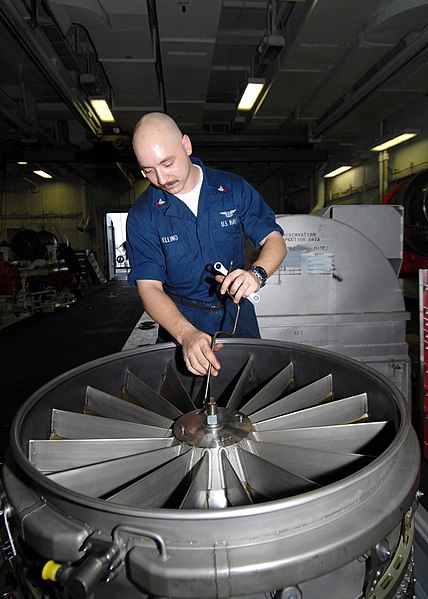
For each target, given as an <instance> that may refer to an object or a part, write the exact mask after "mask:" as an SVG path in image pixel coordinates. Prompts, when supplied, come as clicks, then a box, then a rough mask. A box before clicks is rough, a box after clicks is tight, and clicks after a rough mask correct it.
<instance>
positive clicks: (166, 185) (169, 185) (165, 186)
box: [161, 179, 178, 189]
mask: <svg viewBox="0 0 428 599" xmlns="http://www.w3.org/2000/svg"><path fill="white" fill-rule="evenodd" d="M176 183H178V179H175V180H173V181H167V182H166V183H163V184H162V185H161V187H163V188H165V189H166V188H167V187H171V186H172V185H175V184H176Z"/></svg>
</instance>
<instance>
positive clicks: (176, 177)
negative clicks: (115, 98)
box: [132, 112, 199, 193]
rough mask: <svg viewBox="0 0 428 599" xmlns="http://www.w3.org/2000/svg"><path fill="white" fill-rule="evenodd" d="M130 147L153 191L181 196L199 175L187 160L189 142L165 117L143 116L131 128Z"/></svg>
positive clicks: (153, 114)
mask: <svg viewBox="0 0 428 599" xmlns="http://www.w3.org/2000/svg"><path fill="white" fill-rule="evenodd" d="M132 145H133V148H134V153H135V156H136V157H137V160H138V162H139V165H140V167H141V169H142V171H143V172H144V173H145V175H146V177H147V178H148V179H149V180H150V182H151V183H153V184H154V185H156V186H157V187H160V188H163V189H165V190H166V191H169V192H170V193H183V192H186V191H190V190H191V189H192V188H193V187H194V186H195V185H196V182H197V181H198V178H199V173H198V171H197V169H195V167H194V166H193V164H192V162H191V161H190V158H189V156H190V155H191V153H192V144H191V142H190V139H189V138H188V136H187V135H183V134H182V132H181V131H180V129H179V127H178V125H177V123H176V122H175V121H174V120H173V119H172V118H171V117H170V116H168V115H167V114H164V113H162V112H150V113H148V114H145V115H144V116H143V117H142V118H141V119H140V120H139V121H138V123H137V124H136V126H135V129H134V133H133V137H132ZM195 181H196V182H195Z"/></svg>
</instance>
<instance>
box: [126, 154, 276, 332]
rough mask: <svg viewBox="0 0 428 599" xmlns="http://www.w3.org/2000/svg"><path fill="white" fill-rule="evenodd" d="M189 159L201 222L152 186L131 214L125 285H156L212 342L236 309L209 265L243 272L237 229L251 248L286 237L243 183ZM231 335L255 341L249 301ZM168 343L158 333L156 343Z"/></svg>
mask: <svg viewBox="0 0 428 599" xmlns="http://www.w3.org/2000/svg"><path fill="white" fill-rule="evenodd" d="M191 160H192V162H193V163H194V164H197V165H198V166H200V167H201V169H202V171H203V183H202V187H201V191H200V195H199V204H198V216H197V217H196V216H195V215H194V214H193V212H192V211H191V210H190V209H189V208H188V207H187V206H186V204H185V203H184V202H182V201H181V200H180V199H179V198H177V197H176V196H174V195H173V194H170V193H168V192H167V191H164V190H162V189H158V188H157V187H155V186H154V185H149V187H148V188H147V189H146V191H144V192H143V193H142V194H141V196H140V197H139V198H138V199H137V201H136V202H135V204H134V205H133V206H132V207H131V209H130V211H129V214H128V219H127V240H126V249H127V253H128V258H129V262H130V265H131V271H130V274H129V277H128V281H129V282H130V283H135V281H138V280H156V281H161V282H162V283H163V288H164V291H165V293H167V294H168V295H169V296H170V297H171V299H172V300H173V301H174V302H175V304H176V305H177V308H178V309H179V310H180V312H181V313H182V314H183V315H184V316H185V317H186V318H187V320H189V321H190V322H191V323H192V324H193V325H194V326H195V327H196V328H197V329H199V330H202V331H204V332H205V333H208V334H209V335H213V334H214V333H215V332H216V331H219V330H223V331H226V332H230V331H232V328H233V323H234V320H235V316H236V309H237V308H236V305H235V304H233V303H232V302H231V300H230V298H229V296H228V295H227V294H226V295H225V296H222V295H221V294H220V293H219V289H220V285H219V284H218V283H217V282H216V281H215V279H214V276H215V275H216V274H218V273H216V272H215V271H214V269H213V264H214V263H215V262H218V261H220V262H222V263H223V264H224V265H225V267H226V268H228V267H229V264H230V262H231V261H233V270H235V269H237V268H243V267H244V241H243V236H242V229H244V230H245V234H246V235H247V237H248V238H249V239H250V240H251V241H252V242H253V244H254V245H255V246H256V248H258V247H259V243H260V241H262V240H263V239H264V238H265V237H266V236H267V235H269V233H271V232H272V231H279V232H280V233H281V234H282V233H283V231H282V229H281V227H279V226H278V225H277V223H276V221H275V215H274V213H273V212H272V210H271V209H270V208H269V207H268V206H267V204H266V203H265V202H264V200H263V199H262V197H261V196H260V194H259V193H258V192H257V191H256V190H255V189H254V188H253V187H252V186H251V185H250V184H249V183H247V181H245V180H244V179H242V178H241V177H238V176H237V175H234V174H232V173H227V172H224V171H219V170H214V169H211V168H208V167H206V166H205V165H204V164H203V163H202V162H201V161H200V160H198V159H197V158H194V157H191ZM235 336H236V337H250V338H251V337H252V338H260V332H259V328H258V324H257V318H256V315H255V311H254V306H253V304H252V302H251V301H250V300H247V299H245V300H242V301H241V312H240V316H239V319H238V328H237V330H236V333H235ZM171 339H172V338H171V336H170V335H169V334H168V333H167V332H166V331H164V330H163V329H161V328H160V330H159V340H160V341H167V340H168V341H169V340H171Z"/></svg>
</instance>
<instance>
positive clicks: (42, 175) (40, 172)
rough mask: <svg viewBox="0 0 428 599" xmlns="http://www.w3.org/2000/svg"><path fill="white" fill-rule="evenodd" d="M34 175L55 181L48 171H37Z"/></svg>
mask: <svg viewBox="0 0 428 599" xmlns="http://www.w3.org/2000/svg"><path fill="white" fill-rule="evenodd" d="M33 173H34V174H35V175H39V177H43V179H53V177H52V175H50V174H49V173H47V172H46V171H44V170H42V169H37V170H35V171H33Z"/></svg>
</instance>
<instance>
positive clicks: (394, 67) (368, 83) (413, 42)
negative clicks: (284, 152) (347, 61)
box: [311, 27, 428, 138]
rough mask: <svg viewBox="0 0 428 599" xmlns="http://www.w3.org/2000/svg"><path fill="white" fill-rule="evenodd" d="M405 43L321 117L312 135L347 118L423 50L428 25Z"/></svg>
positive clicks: (426, 39)
mask: <svg viewBox="0 0 428 599" xmlns="http://www.w3.org/2000/svg"><path fill="white" fill-rule="evenodd" d="M403 44H404V47H403V49H402V50H401V51H399V52H398V53H397V54H395V55H394V56H393V57H392V58H391V59H390V60H389V61H388V62H386V63H385V64H384V65H383V66H382V68H381V69H378V70H376V71H375V72H374V73H373V75H372V76H371V77H369V78H368V79H366V80H365V81H364V82H363V83H361V85H359V86H358V87H356V88H355V89H354V90H353V91H350V92H349V94H347V95H346V98H345V99H343V100H342V102H341V104H340V105H339V106H337V108H335V109H333V110H332V111H331V112H329V113H328V114H327V115H326V116H325V117H324V118H323V117H321V119H320V120H319V121H318V124H317V125H316V126H315V127H314V129H313V130H312V131H311V135H312V137H314V138H316V137H319V136H321V135H322V134H323V133H325V132H326V131H327V130H328V129H330V128H331V127H333V126H334V125H335V124H336V123H337V122H338V121H339V120H340V119H343V118H345V117H346V116H347V115H348V114H349V113H350V112H352V110H353V109H354V108H356V107H357V106H358V105H359V104H361V103H362V102H363V101H364V100H365V99H366V98H367V96H369V95H370V94H371V93H373V92H374V91H375V90H376V89H377V88H378V87H380V86H381V85H382V84H383V83H385V81H387V80H388V79H389V78H390V77H392V75H394V74H395V73H396V72H397V71H399V70H400V69H401V68H402V67H404V66H405V65H406V64H407V63H408V62H410V61H411V60H413V59H414V58H415V57H416V56H417V55H418V54H420V53H421V52H423V51H424V50H425V49H426V47H427V46H428V27H425V29H423V30H422V32H421V33H420V35H418V36H416V37H413V38H411V39H410V40H409V39H406V40H404V42H403Z"/></svg>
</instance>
